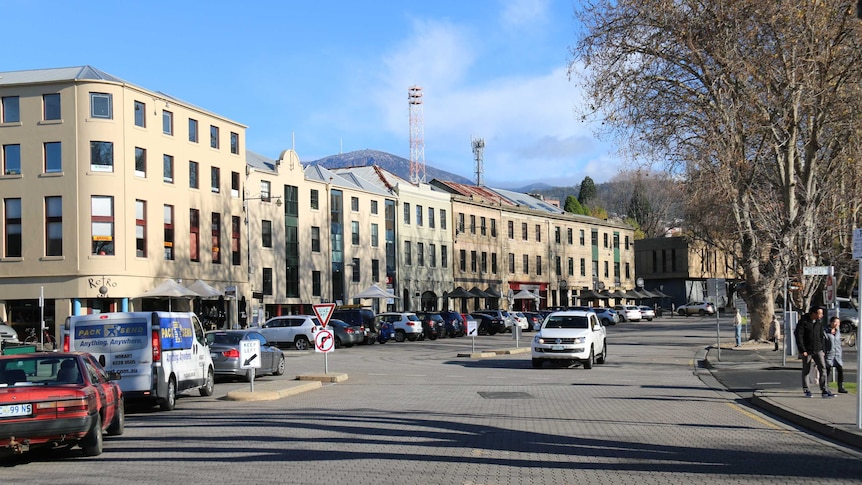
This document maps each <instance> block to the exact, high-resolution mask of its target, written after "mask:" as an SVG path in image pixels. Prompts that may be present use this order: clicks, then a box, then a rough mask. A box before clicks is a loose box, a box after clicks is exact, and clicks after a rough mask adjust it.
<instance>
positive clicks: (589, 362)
mask: <svg viewBox="0 0 862 485" xmlns="http://www.w3.org/2000/svg"><path fill="white" fill-rule="evenodd" d="M595 362H596V355H595V354H594V353H593V348H592V347H590V356H589V357H587V361H586V362H584V369H592V368H593V364H594V363H595Z"/></svg>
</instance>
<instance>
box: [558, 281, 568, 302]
mask: <svg viewBox="0 0 862 485" xmlns="http://www.w3.org/2000/svg"><path fill="white" fill-rule="evenodd" d="M568 293H569V282H568V281H566V280H560V306H563V307H567V306H569V294H568Z"/></svg>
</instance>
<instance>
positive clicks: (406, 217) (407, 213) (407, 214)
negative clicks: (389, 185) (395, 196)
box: [404, 202, 410, 224]
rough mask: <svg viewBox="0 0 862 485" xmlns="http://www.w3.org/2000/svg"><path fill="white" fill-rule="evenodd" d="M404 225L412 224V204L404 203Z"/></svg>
mask: <svg viewBox="0 0 862 485" xmlns="http://www.w3.org/2000/svg"><path fill="white" fill-rule="evenodd" d="M404 224H410V204H409V203H407V202H405V203H404Z"/></svg>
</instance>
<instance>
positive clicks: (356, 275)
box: [350, 258, 362, 283]
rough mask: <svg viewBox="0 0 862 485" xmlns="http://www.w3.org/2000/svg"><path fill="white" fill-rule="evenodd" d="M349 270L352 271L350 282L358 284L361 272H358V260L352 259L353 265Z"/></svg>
mask: <svg viewBox="0 0 862 485" xmlns="http://www.w3.org/2000/svg"><path fill="white" fill-rule="evenodd" d="M351 269H352V271H351V278H350V281H352V282H354V283H359V276H360V275H361V274H362V272H361V271H360V269H361V268H360V267H359V258H353V265H352V268H351Z"/></svg>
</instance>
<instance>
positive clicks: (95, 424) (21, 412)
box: [0, 352, 126, 456]
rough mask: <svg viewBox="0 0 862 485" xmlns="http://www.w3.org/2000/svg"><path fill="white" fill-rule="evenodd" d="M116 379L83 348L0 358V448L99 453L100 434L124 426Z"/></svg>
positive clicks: (112, 432)
mask: <svg viewBox="0 0 862 485" xmlns="http://www.w3.org/2000/svg"><path fill="white" fill-rule="evenodd" d="M119 378H120V374H119V373H111V374H108V373H107V372H105V369H103V368H102V366H101V365H99V362H98V361H97V360H96V359H95V358H93V356H92V355H90V354H87V353H83V352H50V353H42V352H38V353H25V354H13V355H4V356H0V416H2V419H0V451H5V452H11V453H16V454H20V453H24V452H26V451H29V450H31V449H33V448H37V447H45V448H56V447H58V446H75V445H77V446H80V447H81V449H82V450H83V452H84V455H86V456H96V455H100V454H101V453H102V447H103V439H104V438H103V436H102V433H103V432H105V433H107V434H108V435H109V436H115V435H121V434H123V430H124V427H125V419H126V415H125V406H124V401H123V391H122V390H120V386H118V385H117V383H116V382H114V381H115V380H116V379H119Z"/></svg>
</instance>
